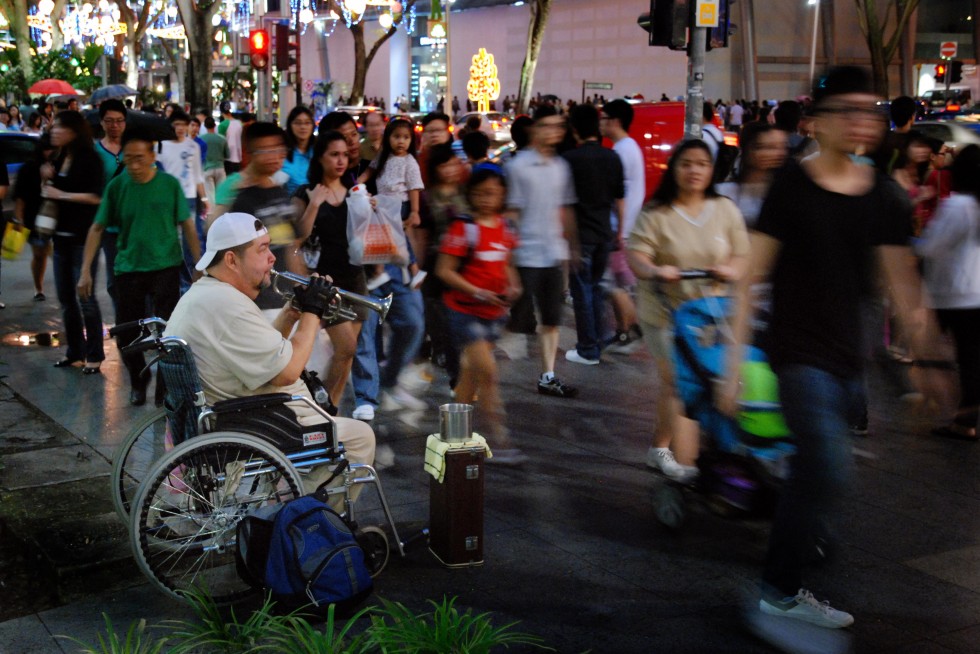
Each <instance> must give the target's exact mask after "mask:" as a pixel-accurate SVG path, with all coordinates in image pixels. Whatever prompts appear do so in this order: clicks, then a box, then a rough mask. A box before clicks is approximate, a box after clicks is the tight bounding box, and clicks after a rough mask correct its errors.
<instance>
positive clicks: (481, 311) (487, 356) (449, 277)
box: [436, 169, 527, 465]
mask: <svg viewBox="0 0 980 654" xmlns="http://www.w3.org/2000/svg"><path fill="white" fill-rule="evenodd" d="M505 191H506V188H505V184H504V178H503V176H502V175H501V174H500V173H499V172H497V171H495V170H489V169H483V170H479V171H477V172H475V173H474V174H473V175H472V176H471V177H470V179H469V182H468V183H467V185H466V199H467V201H468V202H469V204H470V207H471V208H472V210H473V216H472V219H461V220H456V221H454V222H453V223H452V224H451V225H450V226H449V229H448V231H447V232H446V234H445V236H443V239H442V244H441V245H440V247H439V260H438V262H437V264H436V275H437V276H438V277H439V279H441V280H442V281H443V283H445V284H446V286H448V287H449V288H448V289H447V290H446V291H445V292H444V293H443V302H444V303H445V304H446V312H447V316H446V318H447V323H448V326H449V333H450V337H451V338H452V340H453V344H454V345H455V346H456V348H457V349H458V350H459V351H460V353H461V357H460V373H459V382H458V383H457V384H456V388H455V389H454V390H455V393H456V401H457V402H465V403H469V404H474V403H476V404H477V408H478V409H479V411H480V414H482V418H483V419H484V420H485V421H486V424H487V426H488V427H489V429H488V432H487V433H486V436H487V438H488V440H489V441H490V444H491V445H492V446H493V448H494V449H493V458H492V459H490V461H492V462H495V463H501V464H510V465H518V464H521V463H524V461H526V460H527V457H526V456H525V455H524V453H523V452H521V451H520V450H519V449H517V448H515V447H514V445H513V442H512V441H511V439H510V436H509V435H508V433H507V428H506V427H505V426H504V423H505V416H504V409H503V404H502V403H501V401H500V391H499V389H498V387H497V363H496V361H495V359H494V356H493V342H494V341H496V340H497V339H498V338H499V337H500V332H501V330H502V328H503V322H504V319H505V318H506V315H507V309H508V307H509V306H510V304H511V302H513V301H514V300H516V299H517V297H518V296H520V294H521V286H520V281H519V277H518V275H517V271H516V270H515V269H514V267H513V265H511V251H512V250H513V249H514V248H515V247H516V246H517V237H516V236H515V234H514V232H513V231H512V230H511V228H510V227H509V226H508V224H507V222H506V221H505V220H504V218H503V216H502V215H501V214H502V212H503V209H504V198H505V195H506V193H505ZM477 398H479V400H477ZM478 415H479V414H478Z"/></svg>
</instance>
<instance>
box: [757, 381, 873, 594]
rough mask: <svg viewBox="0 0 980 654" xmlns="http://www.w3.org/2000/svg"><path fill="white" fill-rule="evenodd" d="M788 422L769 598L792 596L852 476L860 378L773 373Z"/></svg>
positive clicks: (768, 569) (767, 575) (767, 576)
mask: <svg viewBox="0 0 980 654" xmlns="http://www.w3.org/2000/svg"><path fill="white" fill-rule="evenodd" d="M775 373H776V376H777V377H778V378H779V399H780V403H781V404H782V407H783V414H784V416H785V418H786V424H787V425H788V426H789V428H790V431H792V432H793V437H794V439H795V442H796V447H797V452H796V456H794V457H793V458H792V459H791V463H790V477H789V479H788V480H787V482H786V484H785V486H784V488H783V491H782V495H781V497H780V500H779V506H778V507H777V509H776V517H775V520H774V521H773V525H772V533H771V534H770V537H769V553H768V555H767V556H766V565H765V571H764V573H763V577H762V579H763V582H764V583H765V584H766V587H765V588H764V592H766V593H768V594H770V595H771V596H772V598H773V599H782V598H783V597H788V596H792V595H795V594H796V592H797V591H798V590H799V589H800V588H801V587H802V586H803V567H804V566H805V565H806V564H807V563H808V562H810V561H811V560H812V558H813V557H812V554H813V551H814V539H815V537H818V536H827V532H826V531H825V530H826V528H827V527H828V525H829V523H830V521H831V520H830V519H831V518H832V517H833V515H834V513H835V512H836V510H837V509H838V508H839V506H840V505H841V502H842V499H843V497H844V495H845V493H846V492H847V491H848V489H849V487H850V485H851V482H852V479H853V476H854V457H853V455H852V453H851V435H850V429H849V427H848V426H849V424H850V422H851V420H852V419H853V414H854V411H855V407H854V404H855V401H858V402H860V400H861V399H862V398H863V395H862V392H861V391H862V383H861V378H860V377H855V378H853V379H846V378H843V377H838V376H836V375H833V374H831V373H829V372H826V371H824V370H821V369H819V368H813V367H809V366H804V365H783V366H779V367H778V368H776V369H775Z"/></svg>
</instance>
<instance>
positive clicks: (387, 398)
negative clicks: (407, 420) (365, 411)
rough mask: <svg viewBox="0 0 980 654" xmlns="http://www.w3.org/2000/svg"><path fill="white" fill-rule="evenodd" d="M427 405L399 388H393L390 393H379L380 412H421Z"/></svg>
mask: <svg viewBox="0 0 980 654" xmlns="http://www.w3.org/2000/svg"><path fill="white" fill-rule="evenodd" d="M428 408H429V405H428V404H426V403H425V401H424V400H420V399H419V398H417V397H415V396H414V395H412V394H411V393H409V392H408V391H406V390H405V389H404V388H402V387H401V386H395V387H394V388H392V389H391V390H390V391H381V410H382V411H401V410H403V409H409V410H411V411H423V410H425V409H428Z"/></svg>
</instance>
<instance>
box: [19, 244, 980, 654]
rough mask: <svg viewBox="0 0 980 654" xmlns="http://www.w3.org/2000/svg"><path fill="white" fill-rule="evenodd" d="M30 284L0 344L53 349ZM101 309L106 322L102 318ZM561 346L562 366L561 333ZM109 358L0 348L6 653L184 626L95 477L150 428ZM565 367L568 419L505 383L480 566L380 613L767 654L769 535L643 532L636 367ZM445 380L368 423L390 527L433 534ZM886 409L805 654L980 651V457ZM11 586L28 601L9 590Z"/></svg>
mask: <svg viewBox="0 0 980 654" xmlns="http://www.w3.org/2000/svg"><path fill="white" fill-rule="evenodd" d="M27 264H28V261H27V257H26V256H24V257H22V258H21V260H20V261H16V262H7V261H4V262H3V287H2V295H0V300H3V301H4V302H6V304H7V308H6V309H5V310H2V311H0V332H2V333H0V338H3V339H6V338H7V336H8V334H11V333H17V332H27V333H36V332H39V331H57V330H58V328H59V325H60V313H59V311H58V308H57V305H56V302H55V301H53V299H52V300H48V301H47V302H43V303H35V302H33V301H32V300H31V295H32V294H33V291H32V289H31V284H30V281H29V274H28V271H27ZM49 277H50V276H49ZM46 290H48V291H49V296H50V297H52V298H53V297H54V292H53V291H54V289H53V287H51V288H49V289H46ZM103 299H105V298H104V293H103ZM102 306H103V309H104V310H105V311H106V312H107V317H109V318H111V305H110V304H109V303H108V301H104V302H103V304H102ZM561 342H562V345H563V347H570V346H571V345H572V343H573V342H574V335H573V333H572V331H571V330H568V329H564V330H563V333H562V340H561ZM106 347H107V354H108V357H109V358H108V360H107V361H106V363H105V364H104V366H103V371H104V374H102V375H97V376H91V377H85V376H82V375H81V374H80V373H79V371H77V370H58V369H54V368H52V367H51V365H52V364H53V363H54V361H56V360H57V359H58V358H60V354H61V352H59V351H56V350H54V349H52V348H42V347H38V346H36V345H35V346H29V347H18V346H13V345H9V344H6V341H4V344H3V345H0V362H2V363H0V375H2V376H4V377H3V379H2V380H0V466H2V468H0V598H2V599H0V615H3V616H4V617H5V618H9V619H7V621H5V622H0V654H24V653H32V654H33V653H35V652H37V653H40V654H45V653H48V652H52V653H60V652H70V651H74V650H72V649H71V648H70V647H68V646H67V645H66V644H65V643H64V641H59V640H57V639H56V638H54V636H56V635H58V634H68V635H72V636H76V637H80V638H83V639H86V640H94V635H95V633H96V631H97V630H98V629H99V628H100V627H101V625H102V618H101V615H100V614H101V613H102V612H103V611H104V612H106V613H107V614H108V615H109V616H110V617H111V619H112V620H113V623H114V624H116V625H127V624H128V622H129V621H130V620H133V619H138V618H141V617H145V618H147V619H148V621H149V622H150V623H154V622H158V621H161V620H165V619H168V618H184V617H187V610H186V608H184V607H183V606H181V605H180V604H177V603H175V602H172V601H169V600H167V599H166V598H164V597H163V596H162V595H160V594H159V593H158V592H157V591H155V590H154V589H153V588H151V587H150V586H149V585H148V584H146V583H145V581H144V580H143V579H142V578H141V577H140V575H139V573H138V571H136V569H135V566H134V564H133V562H132V560H131V558H130V556H129V552H128V547H129V546H128V543H127V540H126V534H125V529H124V527H123V525H122V524H121V523H120V522H119V521H118V520H117V519H116V518H115V515H114V514H113V513H112V509H111V502H110V500H109V495H108V483H107V475H108V466H109V464H108V461H109V460H110V457H111V455H112V451H113V449H114V447H115V445H116V444H117V443H118V442H119V440H120V439H121V438H122V437H123V435H124V434H125V432H126V430H127V429H128V428H129V426H130V425H132V424H133V422H135V421H136V420H137V419H138V418H139V417H140V416H142V415H144V414H145V413H146V412H147V411H150V408H149V407H142V408H134V407H131V406H129V404H128V403H127V397H128V387H127V382H126V380H125V377H124V370H122V369H121V367H120V366H119V363H118V357H117V354H116V351H115V346H114V344H113V343H111V342H108V341H107V343H106ZM531 349H532V356H533V353H534V350H535V348H533V347H532V348H531ZM559 362H560V363H559V374H560V375H561V376H562V378H563V379H565V380H566V381H568V382H569V383H571V384H573V385H577V386H579V387H580V388H581V393H580V396H579V398H578V399H575V400H560V399H554V398H546V397H543V396H540V395H538V394H537V393H536V392H535V384H534V380H535V377H536V372H537V371H536V366H537V363H536V361H535V360H534V359H531V360H519V361H504V362H502V363H501V377H502V379H503V380H504V381H503V385H502V389H503V397H504V400H505V402H506V405H507V410H508V416H509V423H510V426H511V429H512V431H513V433H514V435H515V438H516V439H517V442H518V443H519V444H520V446H521V447H522V448H523V449H524V450H525V451H526V452H527V453H528V454H529V455H530V457H531V461H530V463H529V464H527V465H526V466H525V467H524V469H522V470H508V469H500V468H493V467H489V466H488V467H487V502H486V515H487V519H486V548H485V556H486V564H485V565H484V566H483V567H480V568H472V569H461V570H447V569H444V568H442V567H440V566H439V565H438V564H437V563H436V562H435V561H434V560H433V559H432V558H431V557H430V556H428V555H427V554H425V553H424V552H418V553H415V554H413V555H412V556H410V557H409V558H407V559H405V560H398V559H393V560H392V562H391V563H390V565H389V568H388V569H387V570H386V571H385V572H384V573H383V574H382V576H381V577H379V579H378V580H377V586H376V588H377V596H379V597H384V598H387V599H391V600H396V601H400V602H404V603H406V604H408V605H409V606H411V607H413V608H417V609H418V610H423V609H425V608H426V600H428V599H437V600H438V599H439V598H441V597H442V595H443V594H448V595H456V596H458V597H459V603H460V604H461V605H462V606H464V607H472V608H473V609H474V610H475V611H477V612H482V611H492V612H494V613H495V614H496V615H497V616H498V619H499V620H500V621H501V622H503V621H511V620H521V621H522V622H521V628H522V629H523V630H525V631H529V632H532V633H535V634H538V635H540V636H542V637H543V638H545V640H546V641H547V642H548V644H550V645H551V646H552V647H554V648H556V649H557V651H559V652H563V653H566V652H567V653H574V652H582V651H585V650H589V649H591V650H592V651H593V652H626V653H631V652H635V653H637V654H639V653H647V652H739V653H745V652H748V653H752V652H759V653H763V652H771V651H774V650H773V649H771V648H770V647H769V646H768V645H765V644H763V643H761V642H760V641H759V640H757V639H756V638H754V637H753V636H751V635H750V634H749V633H747V631H746V630H745V628H744V626H743V624H742V620H741V617H740V612H739V603H740V602H741V601H742V599H743V593H744V592H745V589H747V588H751V585H752V582H753V580H754V579H755V578H756V576H757V574H758V572H759V569H760V564H761V561H762V558H763V556H764V553H765V546H766V537H767V533H768V524H767V523H766V522H764V521H739V520H731V519H725V518H721V517H718V516H716V515H714V514H712V513H711V512H710V511H708V510H707V508H705V507H704V506H703V505H702V504H700V503H698V502H693V503H692V504H691V506H690V509H691V513H690V515H689V517H688V520H687V522H686V523H685V525H684V526H683V528H682V529H681V530H679V531H677V532H671V531H668V530H666V529H665V528H663V527H661V526H660V525H659V524H658V523H657V521H656V519H655V516H654V512H653V508H652V503H651V499H650V498H651V492H652V491H653V489H654V488H655V486H656V483H657V482H656V478H655V477H654V475H652V474H651V473H649V472H648V471H647V470H646V469H645V468H644V467H643V465H642V461H643V458H644V455H645V452H646V448H647V446H648V444H649V443H648V441H649V435H650V428H651V425H652V422H653V405H652V398H653V396H654V395H653V394H654V392H655V391H656V389H655V388H654V387H653V385H652V384H651V382H650V366H651V362H650V360H649V359H648V358H647V357H646V355H645V354H643V353H638V354H635V355H632V356H629V357H623V356H613V355H607V356H605V357H603V361H602V364H601V365H599V366H594V367H585V366H575V365H574V364H570V363H566V362H565V361H564V358H563V357H561V356H559ZM439 381H440V383H439V384H437V385H435V386H434V387H433V388H432V389H430V390H429V391H428V393H427V395H426V396H425V399H426V400H427V401H428V402H429V404H430V406H431V410H430V411H429V412H427V413H425V414H424V415H423V416H421V417H419V420H418V424H415V425H408V424H406V423H404V422H401V421H399V420H397V419H395V418H394V417H392V416H386V415H384V414H380V415H379V418H378V420H376V421H375V428H376V431H377V433H378V438H379V442H383V443H388V444H390V445H391V446H392V447H393V448H394V451H395V453H396V455H397V462H396V465H395V466H394V467H393V468H390V469H387V470H385V471H383V473H382V475H383V479H384V481H385V485H386V490H387V491H388V493H389V495H390V497H391V499H392V500H393V501H394V504H395V507H394V510H395V512H396V517H397V518H398V519H399V521H423V520H425V519H426V518H427V515H428V479H429V478H428V477H427V476H426V475H425V474H424V473H423V472H422V452H423V447H424V439H425V435H426V434H428V433H431V432H434V431H437V429H438V424H437V423H438V421H437V418H438V410H437V407H438V405H439V404H441V403H444V402H446V401H448V399H449V398H448V393H446V392H445V389H444V383H442V380H439ZM895 395H896V393H895V391H894V389H893V388H892V386H891V385H890V384H888V383H887V381H885V379H884V377H882V376H880V375H878V376H876V377H875V381H874V383H873V384H872V396H873V402H872V411H871V432H872V435H871V436H870V437H868V438H866V439H857V440H855V446H856V447H857V448H859V450H860V451H859V456H858V468H859V470H858V488H857V489H856V492H855V494H854V497H853V500H852V502H851V503H850V506H849V508H848V509H847V510H846V512H845V515H844V524H843V525H842V527H841V531H840V537H841V545H840V550H839V552H838V554H837V561H836V562H835V563H834V564H833V565H831V566H829V567H828V568H827V569H825V570H820V571H816V572H815V573H814V574H813V576H812V577H811V579H812V582H811V584H810V585H811V587H812V590H813V591H814V592H815V593H816V594H817V596H818V597H820V598H824V597H829V598H831V599H832V600H833V602H834V605H835V606H839V607H840V608H844V609H846V610H849V611H851V612H853V613H854V614H855V616H856V620H857V622H856V624H855V625H854V626H853V627H852V628H851V629H848V630H846V631H845V632H836V633H835V634H833V635H834V636H835V639H834V640H832V641H831V642H829V643H826V642H822V641H820V640H818V639H816V638H811V639H809V640H808V642H807V643H804V644H808V645H810V646H811V649H810V651H838V650H841V648H843V649H844V650H846V649H847V647H848V646H850V648H851V649H852V650H853V651H856V652H916V653H919V652H930V653H931V652H937V653H938V652H962V653H966V652H977V651H980V647H978V646H977V644H976V643H977V642H980V528H978V527H980V481H978V475H977V470H978V463H980V446H978V445H977V444H973V443H963V442H955V441H947V440H942V439H938V438H935V437H932V436H930V435H928V427H929V423H928V422H926V421H924V420H922V419H919V418H916V417H915V416H913V415H911V414H910V413H909V411H908V410H907V407H905V406H904V405H903V404H902V403H901V401H899V400H897V399H894V396H895ZM364 504H368V502H367V501H365V502H364ZM359 506H360V505H359ZM365 508H368V509H369V508H370V506H366V507H365ZM24 569H29V570H31V573H30V576H28V577H27V581H26V583H24V575H23V574H21V575H20V576H19V577H16V578H15V576H14V573H15V572H17V571H18V570H20V571H23V570H24ZM18 584H20V585H18ZM11 588H13V589H14V591H13V592H11V590H10V589H11ZM18 589H19V590H18ZM11 606H19V607H21V608H20V610H19V612H18V611H17V610H11V609H10V607H11ZM817 635H818V636H819V635H827V632H823V634H820V633H818V634H817ZM841 651H842V650H841Z"/></svg>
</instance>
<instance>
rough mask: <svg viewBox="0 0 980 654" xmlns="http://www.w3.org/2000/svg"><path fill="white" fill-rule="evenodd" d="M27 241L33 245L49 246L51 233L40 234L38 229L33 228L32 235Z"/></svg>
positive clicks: (36, 246) (39, 246)
mask: <svg viewBox="0 0 980 654" xmlns="http://www.w3.org/2000/svg"><path fill="white" fill-rule="evenodd" d="M27 242H28V244H30V246H31V247H35V248H43V247H47V246H48V244H49V243H51V234H38V233H37V230H34V229H32V230H31V234H30V236H28V237H27Z"/></svg>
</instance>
